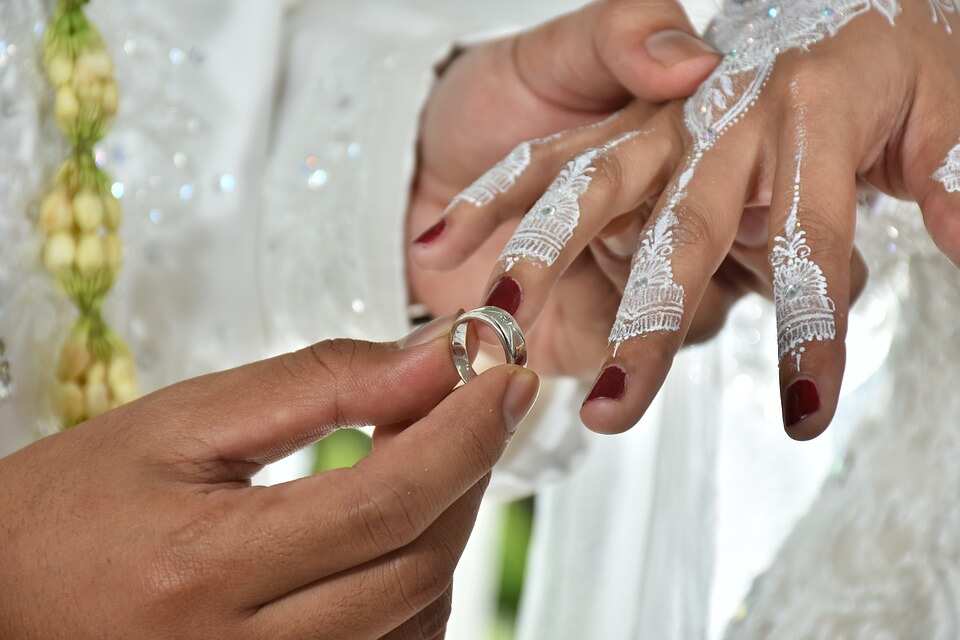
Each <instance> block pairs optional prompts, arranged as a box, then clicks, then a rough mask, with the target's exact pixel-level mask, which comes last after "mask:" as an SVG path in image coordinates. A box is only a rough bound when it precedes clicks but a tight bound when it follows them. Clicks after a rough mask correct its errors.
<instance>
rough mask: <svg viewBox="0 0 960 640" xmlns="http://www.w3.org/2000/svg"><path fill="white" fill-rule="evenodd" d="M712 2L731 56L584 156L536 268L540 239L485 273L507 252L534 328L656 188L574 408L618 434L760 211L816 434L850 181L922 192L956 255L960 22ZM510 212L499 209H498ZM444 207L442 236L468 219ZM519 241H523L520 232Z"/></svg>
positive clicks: (830, 386) (805, 3) (845, 277)
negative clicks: (561, 230)
mask: <svg viewBox="0 0 960 640" xmlns="http://www.w3.org/2000/svg"><path fill="white" fill-rule="evenodd" d="M901 4H902V11H900V12H899V13H898V12H897V11H896V10H897V8H898V7H899V6H900V5H901ZM725 6H726V7H727V8H726V9H725V12H726V13H725V14H723V15H722V16H721V17H720V18H719V19H718V22H717V24H716V25H715V27H714V31H713V34H712V37H713V39H714V41H715V42H716V43H717V44H718V45H719V46H720V48H721V49H723V50H724V51H729V52H730V53H729V54H728V55H727V56H726V57H725V58H724V61H723V63H722V64H721V66H720V67H719V68H718V70H717V71H716V72H714V74H713V75H712V76H711V77H710V79H709V80H708V81H707V82H705V83H704V85H703V86H702V87H701V88H700V89H699V90H698V92H697V93H696V95H695V96H694V97H693V98H691V99H690V100H688V101H687V102H686V105H685V108H684V105H681V104H679V103H673V104H670V105H668V106H665V107H664V108H663V109H662V110H661V111H660V112H659V113H657V114H656V115H654V116H653V117H651V118H646V117H645V116H646V114H644V113H640V114H638V115H637V116H636V117H635V118H633V120H632V122H631V123H630V125H628V126H629V128H632V129H637V130H639V131H640V133H639V134H638V135H636V136H635V137H633V138H631V139H629V140H624V141H622V142H621V143H620V144H619V145H618V146H616V147H615V148H608V149H606V150H604V151H602V152H601V153H599V154H598V157H596V158H594V159H593V166H594V167H595V168H594V169H592V170H591V172H590V175H591V178H592V181H591V182H590V184H589V189H588V190H585V193H583V194H582V196H579V199H578V200H575V202H576V203H577V206H578V207H579V206H580V205H581V204H582V209H583V210H582V212H581V216H580V219H579V223H578V225H577V226H576V228H575V231H574V233H573V234H572V236H571V238H570V239H569V241H568V242H566V243H565V244H564V246H563V249H562V250H561V251H560V252H559V253H558V255H557V257H556V260H555V261H554V262H553V263H552V264H546V263H545V262H544V261H542V260H538V256H537V254H535V253H531V252H530V251H529V250H528V249H527V248H526V247H529V246H536V243H533V245H530V244H529V243H528V244H523V242H518V243H515V244H514V245H513V247H512V249H511V248H510V247H508V250H507V252H506V253H507V255H506V257H507V258H508V260H509V262H508V264H506V265H501V267H500V268H498V270H497V271H496V272H495V273H494V276H493V280H492V282H495V281H496V280H497V279H499V278H500V277H501V276H502V275H503V272H504V270H505V269H506V267H508V266H510V264H512V263H513V261H514V260H517V261H518V262H517V264H516V266H515V267H514V268H513V269H512V270H511V271H510V277H512V278H514V279H515V280H517V281H520V282H522V286H523V290H524V305H525V306H526V307H527V308H525V309H521V310H520V315H521V317H522V318H523V320H522V322H526V323H529V322H531V321H532V319H533V317H535V316H536V313H537V309H538V307H540V306H541V305H542V304H543V301H544V300H546V299H547V298H548V295H549V294H550V292H551V289H552V287H554V285H555V284H556V282H557V281H558V278H559V276H560V275H561V274H562V273H563V271H564V270H565V269H566V268H568V266H569V265H570V264H571V263H573V262H574V259H575V258H576V257H577V256H578V255H580V253H581V252H582V250H583V249H584V247H585V246H586V245H587V244H588V243H590V242H591V241H592V240H593V239H594V238H595V237H596V236H597V234H598V233H600V232H601V230H603V229H604V228H605V227H607V226H608V225H609V224H610V222H611V221H613V220H615V219H617V218H619V217H621V216H623V214H624V213H625V212H629V211H631V210H633V209H635V208H636V207H637V206H638V205H640V204H642V203H645V202H648V201H649V200H650V199H651V198H658V200H657V202H656V205H655V208H654V211H655V215H653V216H651V217H650V220H649V221H648V223H647V224H646V225H645V226H644V228H643V230H642V235H641V236H640V238H641V243H640V245H639V248H638V251H637V253H636V257H635V259H634V263H633V269H632V272H631V277H630V282H629V284H628V285H627V292H626V294H625V296H624V300H623V304H622V305H621V309H620V313H619V314H618V320H617V322H616V324H615V326H614V331H613V334H612V335H611V341H612V347H614V348H613V349H612V350H611V353H610V357H609V358H608V361H607V363H606V365H605V366H604V368H603V372H602V374H601V376H600V383H601V384H600V385H599V386H600V387H601V390H602V391H604V393H601V394H599V397H596V396H595V397H593V399H592V400H591V401H588V402H587V403H586V404H585V405H584V408H583V411H582V417H583V419H584V421H585V422H586V423H587V424H588V425H589V426H591V427H592V428H593V429H595V430H598V431H604V432H616V431H621V430H624V429H627V428H630V427H631V426H632V425H633V424H635V422H636V420H637V419H638V418H639V417H640V416H641V415H643V413H644V412H645V411H646V409H647V407H648V406H649V404H650V402H651V400H652V399H653V397H654V396H655V395H656V393H657V391H658V389H659V387H660V386H661V384H662V382H663V380H664V378H665V376H666V373H667V371H668V369H669V367H670V363H671V362H672V360H673V357H674V355H675V353H676V351H677V349H678V348H679V347H680V345H681V344H682V342H683V338H684V336H685V335H686V333H687V332H688V331H689V329H690V326H691V322H692V320H693V318H694V312H695V311H696V310H697V309H698V306H699V305H700V303H701V300H702V299H703V296H704V293H705V291H707V290H708V283H709V282H710V279H711V276H712V275H713V274H714V273H715V272H716V270H717V267H718V265H720V264H721V262H722V261H723V260H725V259H726V258H727V256H728V254H730V252H731V248H733V254H732V255H735V256H736V255H738V254H742V253H743V250H742V248H741V247H738V245H736V244H735V240H736V239H737V235H738V228H739V229H740V231H741V232H742V231H743V227H744V222H745V221H747V218H746V217H745V216H744V214H743V212H744V210H745V208H746V210H748V211H749V210H757V209H759V210H763V209H764V208H766V207H769V212H770V215H769V220H765V219H764V218H763V216H759V217H754V219H753V220H751V221H750V224H749V225H747V226H751V227H753V232H752V235H757V234H759V235H762V236H766V241H765V242H764V243H763V244H765V245H766V247H765V253H768V254H769V259H770V263H771V266H772V275H773V279H774V282H775V299H776V303H777V310H778V325H779V331H778V333H779V345H778V346H779V354H780V357H781V367H780V382H781V388H782V390H783V405H784V422H785V425H786V428H787V432H788V433H789V434H790V435H791V436H792V437H794V438H797V439H809V438H813V437H816V436H817V435H819V434H820V433H821V432H822V431H823V430H824V429H825V428H826V427H827V425H828V424H829V422H830V421H831V419H832V417H833V415H834V413H835V411H836V406H837V399H838V396H839V391H840V384H841V379H842V375H843V369H844V359H845V352H844V336H845V332H846V326H847V312H848V308H849V304H850V301H851V298H852V293H851V292H852V290H853V289H854V288H855V283H856V279H857V274H856V261H855V260H853V261H852V255H853V231H854V226H855V221H856V220H855V214H856V204H857V183H858V180H859V181H863V182H866V183H868V184H870V185H872V186H874V187H876V188H878V189H880V190H882V191H884V192H886V193H888V194H891V195H894V196H898V197H905V198H909V199H910V200H914V201H916V202H918V203H920V205H921V207H922V209H923V215H924V220H925V222H926V225H927V228H928V230H929V231H930V233H931V235H932V236H933V239H934V240H935V241H936V243H937V244H938V245H939V246H940V248H941V249H942V250H943V251H944V253H946V254H947V255H948V256H950V257H951V258H952V259H953V260H954V261H955V262H956V261H960V217H958V215H957V210H958V208H960V195H957V193H956V192H957V191H958V190H960V151H957V150H956V149H954V150H953V151H951V148H952V147H954V145H955V144H956V142H957V136H958V134H960V113H958V112H957V110H956V108H955V105H956V104H957V103H958V101H960V62H957V61H958V60H960V36H958V35H951V34H950V32H949V29H948V23H947V22H946V21H947V20H951V19H952V20H954V21H957V20H960V16H958V15H956V14H954V13H951V12H950V11H949V8H950V7H951V6H952V5H951V4H949V3H947V4H944V3H942V2H941V3H933V4H931V3H929V2H927V1H926V0H908V1H906V2H903V3H898V2H895V1H893V2H891V1H886V0H884V1H880V0H871V1H870V2H868V1H866V0H864V1H863V2H845V1H844V2H841V1H839V0H837V1H833V2H825V1H824V0H794V1H793V2H790V3H773V2H754V3H747V4H737V3H728V4H727V5H725ZM931 11H933V14H932V15H933V16H934V18H935V20H933V21H931ZM893 22H895V23H896V26H894V24H893ZM628 115H629V114H628ZM623 128H626V127H623ZM607 140H609V136H607V137H596V138H595V139H594V140H591V141H589V142H588V143H587V145H583V146H584V147H586V146H598V145H600V146H602V145H603V144H604V143H605V142H606V141H607ZM948 152H950V153H949V156H948ZM945 157H947V160H946V161H945V160H944V158H945ZM554 191H556V190H554ZM658 194H662V195H659V196H658ZM544 203H546V204H549V203H550V200H549V199H547V200H544V201H543V202H542V203H541V205H538V206H536V207H534V210H533V213H531V214H530V215H529V216H528V217H527V218H525V222H526V220H529V221H530V225H529V226H530V229H531V231H532V232H535V227H536V224H534V223H535V222H536V221H537V220H538V219H539V220H543V219H544V217H543V214H544V213H545V212H546V210H545V209H544V208H543V204H544ZM517 213H518V212H517V210H516V208H515V207H514V208H511V207H507V208H505V209H503V210H501V211H500V213H499V215H502V216H507V215H517ZM494 215H498V214H494ZM452 216H454V218H453V219H451V220H450V221H449V224H450V227H451V228H453V229H455V228H457V227H458V226H459V225H460V224H461V221H462V220H466V219H467V218H469V212H467V211H459V210H458V211H454V212H453V213H452ZM451 235H453V234H452V233H451ZM526 237H527V238H529V237H531V236H530V235H529V234H528V235H527V236H526ZM516 238H517V239H518V240H519V241H523V240H524V236H523V227H521V229H520V233H519V234H518V236H516ZM468 240H469V239H466V238H457V239H454V238H450V239H449V241H450V243H451V244H456V243H465V242H467V241H468ZM851 265H854V266H853V271H852V267H851Z"/></svg>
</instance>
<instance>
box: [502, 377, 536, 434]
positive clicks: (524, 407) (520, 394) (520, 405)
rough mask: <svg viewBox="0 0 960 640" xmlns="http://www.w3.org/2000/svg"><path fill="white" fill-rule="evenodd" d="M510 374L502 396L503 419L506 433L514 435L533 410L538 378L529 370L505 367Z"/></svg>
mask: <svg viewBox="0 0 960 640" xmlns="http://www.w3.org/2000/svg"><path fill="white" fill-rule="evenodd" d="M505 366H506V367H507V370H508V372H509V374H510V377H509V379H508V380H507V388H506V392H505V393H504V396H503V418H504V424H505V425H506V428H507V432H508V433H511V434H512V433H514V432H515V431H516V430H517V427H518V426H519V425H520V423H521V422H522V421H523V419H524V418H525V417H526V416H527V414H528V413H529V412H530V409H532V408H533V405H534V404H535V403H536V401H537V397H538V396H539V394H540V377H539V376H538V375H537V374H536V373H535V372H533V371H531V370H530V369H527V368H525V367H518V366H516V365H505Z"/></svg>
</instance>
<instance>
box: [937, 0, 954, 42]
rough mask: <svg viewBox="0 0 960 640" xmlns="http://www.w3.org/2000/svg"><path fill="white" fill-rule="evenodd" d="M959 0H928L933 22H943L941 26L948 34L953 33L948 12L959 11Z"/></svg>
mask: <svg viewBox="0 0 960 640" xmlns="http://www.w3.org/2000/svg"><path fill="white" fill-rule="evenodd" d="M958 5H960V0H930V16H931V17H932V18H933V24H940V22H941V21H942V22H943V28H944V29H946V30H947V33H948V34H953V28H952V27H951V26H950V19H949V18H948V17H947V14H948V13H957V12H960V6H958Z"/></svg>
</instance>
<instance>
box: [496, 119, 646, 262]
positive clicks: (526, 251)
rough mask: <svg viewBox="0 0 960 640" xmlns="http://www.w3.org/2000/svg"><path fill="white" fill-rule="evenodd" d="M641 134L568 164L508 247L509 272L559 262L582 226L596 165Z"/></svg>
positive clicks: (505, 256)
mask: <svg viewBox="0 0 960 640" xmlns="http://www.w3.org/2000/svg"><path fill="white" fill-rule="evenodd" d="M639 134H640V132H639V131H631V132H630V133H626V134H624V135H622V136H620V137H618V138H616V139H614V140H611V141H610V142H608V143H607V144H605V145H603V146H601V147H595V148H592V149H589V150H587V151H585V152H583V153H581V154H580V155H578V156H577V157H576V158H574V159H573V160H571V161H570V162H568V163H567V165H566V166H565V167H564V168H563V170H562V171H561V172H560V175H558V176H557V178H556V179H555V180H554V181H553V183H552V184H551V185H550V188H549V189H547V191H546V192H545V193H544V194H543V195H542V196H541V197H540V199H539V200H537V203H536V204H534V205H533V208H532V209H531V210H530V212H529V213H527V215H525V216H524V217H523V220H521V221H520V226H518V227H517V230H516V232H515V233H514V234H513V237H512V238H510V241H509V242H508V243H507V246H506V247H504V249H503V253H502V254H501V255H500V259H501V260H502V261H503V263H504V267H505V269H506V270H507V271H510V270H511V269H513V267H515V266H516V265H517V263H518V262H520V261H521V260H528V261H531V262H534V263H539V264H542V265H544V266H547V267H549V266H551V265H553V263H554V262H556V261H557V258H559V257H560V252H561V251H563V248H564V247H565V246H566V245H567V242H569V241H570V238H571V237H573V232H574V231H575V230H576V228H577V225H578V224H579V223H580V196H582V195H583V194H584V193H586V192H587V189H588V188H590V182H591V181H592V180H593V173H594V172H595V171H596V168H595V167H594V162H595V161H596V159H597V158H599V157H601V156H603V155H604V154H606V153H608V152H610V151H611V150H612V149H614V148H615V147H617V146H618V145H620V144H622V143H624V142H626V141H627V140H630V139H632V138H634V137H636V136H637V135H639Z"/></svg>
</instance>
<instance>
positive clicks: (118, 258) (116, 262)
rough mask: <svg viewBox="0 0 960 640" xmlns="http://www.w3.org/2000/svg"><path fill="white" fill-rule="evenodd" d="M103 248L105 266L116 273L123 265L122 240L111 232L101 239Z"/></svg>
mask: <svg viewBox="0 0 960 640" xmlns="http://www.w3.org/2000/svg"><path fill="white" fill-rule="evenodd" d="M103 250H104V253H105V254H106V258H107V266H108V267H110V270H111V271H113V272H114V273H116V272H117V271H119V270H120V267H121V266H123V242H122V241H121V240H120V237H119V236H118V235H117V234H115V233H111V234H109V235H107V236H106V237H105V238H104V239H103Z"/></svg>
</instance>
